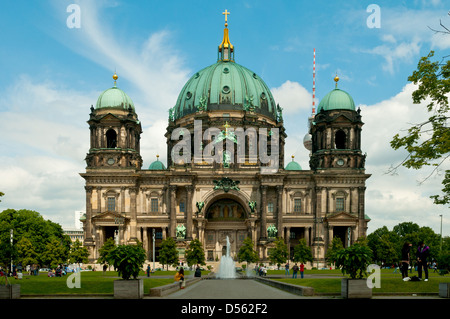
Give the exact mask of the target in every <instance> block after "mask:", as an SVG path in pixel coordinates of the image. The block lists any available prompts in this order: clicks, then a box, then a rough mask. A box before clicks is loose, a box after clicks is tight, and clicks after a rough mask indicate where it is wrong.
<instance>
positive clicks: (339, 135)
mask: <svg viewBox="0 0 450 319" xmlns="http://www.w3.org/2000/svg"><path fill="white" fill-rule="evenodd" d="M334 142H335V144H336V148H337V149H338V150H342V149H346V148H347V147H346V144H347V135H346V134H345V132H344V131H343V130H338V131H337V132H336V134H335V135H334Z"/></svg>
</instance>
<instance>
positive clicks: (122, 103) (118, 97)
mask: <svg viewBox="0 0 450 319" xmlns="http://www.w3.org/2000/svg"><path fill="white" fill-rule="evenodd" d="M113 78H114V86H113V87H112V88H110V89H107V90H105V91H103V92H102V94H100V96H99V97H98V99H97V104H96V106H95V108H96V109H101V108H110V107H112V108H120V109H124V110H128V109H129V108H130V107H131V108H132V109H133V111H134V103H133V101H132V100H131V98H130V97H129V96H128V95H127V94H126V93H125V92H124V91H122V90H121V89H119V88H118V87H117V86H116V80H117V78H118V77H117V75H116V74H114V76H113Z"/></svg>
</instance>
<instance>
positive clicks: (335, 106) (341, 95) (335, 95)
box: [317, 89, 355, 112]
mask: <svg viewBox="0 0 450 319" xmlns="http://www.w3.org/2000/svg"><path fill="white" fill-rule="evenodd" d="M322 109H323V110H324V111H330V110H352V111H354V110H355V102H354V101H353V98H352V97H351V96H350V94H348V93H347V92H345V91H342V90H340V89H334V90H333V91H331V92H330V93H328V94H327V95H325V96H324V98H323V99H322V100H321V101H320V103H319V107H318V108H317V111H318V112H320V111H321V110H322Z"/></svg>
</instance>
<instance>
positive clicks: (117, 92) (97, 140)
mask: <svg viewBox="0 0 450 319" xmlns="http://www.w3.org/2000/svg"><path fill="white" fill-rule="evenodd" d="M113 79H114V86H113V87H112V88H110V89H107V90H105V91H104V92H102V93H101V94H100V96H99V97H98V99H97V104H96V106H95V108H94V106H91V113H90V115H89V121H88V124H89V128H90V131H91V134H90V137H91V138H90V148H89V153H88V154H87V156H86V164H87V168H88V169H91V168H92V169H95V168H101V167H102V168H138V169H140V168H141V166H142V158H141V155H140V136H141V133H142V127H141V123H140V121H139V120H138V116H137V114H136V112H135V109H134V104H133V101H132V100H131V98H130V97H129V96H128V95H127V94H126V93H125V92H124V91H122V90H121V89H119V88H118V87H117V79H118V76H117V74H114V75H113Z"/></svg>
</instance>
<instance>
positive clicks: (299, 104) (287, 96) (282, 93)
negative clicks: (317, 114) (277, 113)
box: [271, 81, 312, 114]
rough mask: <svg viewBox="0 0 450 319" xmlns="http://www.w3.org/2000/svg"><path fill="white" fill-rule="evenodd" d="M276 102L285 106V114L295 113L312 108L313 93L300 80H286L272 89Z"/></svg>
mask: <svg viewBox="0 0 450 319" xmlns="http://www.w3.org/2000/svg"><path fill="white" fill-rule="evenodd" d="M271 92H272V95H273V97H274V99H275V102H276V103H278V104H280V107H282V108H283V114H293V113H297V112H299V111H304V110H308V109H309V110H311V109H312V94H311V93H309V92H308V90H306V89H305V88H304V87H303V86H301V85H300V84H299V83H298V82H292V81H286V82H284V83H283V84H282V85H281V86H280V87H277V88H272V89H271Z"/></svg>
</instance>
